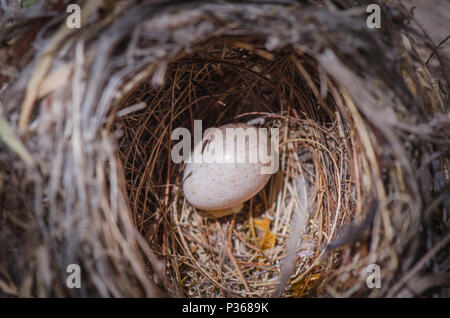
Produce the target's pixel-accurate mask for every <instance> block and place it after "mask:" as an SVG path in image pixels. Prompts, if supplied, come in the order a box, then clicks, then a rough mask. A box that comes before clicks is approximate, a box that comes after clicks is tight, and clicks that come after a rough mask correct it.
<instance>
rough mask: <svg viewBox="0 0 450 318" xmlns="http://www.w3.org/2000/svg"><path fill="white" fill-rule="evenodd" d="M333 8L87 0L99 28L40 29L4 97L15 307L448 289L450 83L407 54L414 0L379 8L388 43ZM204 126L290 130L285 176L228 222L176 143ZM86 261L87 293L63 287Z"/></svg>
mask: <svg viewBox="0 0 450 318" xmlns="http://www.w3.org/2000/svg"><path fill="white" fill-rule="evenodd" d="M371 2H373V1H371ZM334 3H335V5H336V7H335V6H334V5H333V6H332V7H329V8H326V7H323V6H322V5H320V4H314V5H313V4H309V3H308V1H304V3H303V2H299V3H296V4H293V3H291V2H290V1H286V2H279V3H264V4H255V3H254V2H248V3H233V2H223V1H222V2H217V3H216V2H212V3H209V4H205V3H203V2H190V3H184V4H177V3H176V2H175V1H174V2H170V1H168V2H167V3H161V4H153V3H152V2H149V3H146V2H145V1H144V2H143V3H134V2H133V1H130V2H124V3H120V4H116V5H115V6H113V7H109V6H106V7H103V5H102V2H101V1H100V2H96V1H92V2H91V1H89V2H87V3H86V6H85V7H84V8H83V9H82V12H83V19H84V20H83V21H85V22H84V23H85V25H84V26H83V28H82V30H83V31H78V30H77V29H69V28H67V27H66V26H65V25H61V26H60V27H56V26H55V25H58V24H57V22H58V19H54V18H48V17H47V18H46V19H47V20H46V19H43V20H39V21H45V23H46V24H45V25H46V27H45V28H43V29H42V30H43V31H41V32H40V33H38V34H37V35H36V38H34V40H35V41H37V44H38V45H36V46H35V47H36V53H35V58H34V59H31V60H29V61H26V63H25V64H26V65H28V66H27V67H23V68H21V69H20V70H19V72H18V73H17V74H18V75H11V77H10V78H9V77H5V78H4V79H3V81H4V83H6V84H4V87H5V88H4V89H3V92H2V93H1V95H2V96H1V97H2V99H1V100H2V104H3V107H4V112H3V113H4V114H3V116H6V121H4V122H5V123H6V124H5V127H7V129H6V128H5V129H6V130H5V131H7V132H8V134H5V133H3V136H6V137H4V139H5V140H6V141H7V142H6V143H5V144H6V145H8V151H6V152H5V153H4V154H2V155H1V157H0V164H1V165H2V166H4V167H5V168H6V169H4V170H3V172H1V174H0V181H2V182H0V192H1V194H2V198H3V199H4V200H3V203H2V205H1V208H0V226H1V229H2V231H1V234H0V240H1V242H2V243H3V244H1V245H0V256H6V257H0V283H2V284H0V293H1V292H3V293H6V294H9V295H19V296H33V295H37V296H152V297H153V296H162V295H166V296H188V297H268V296H283V297H302V296H322V295H331V296H347V297H348V296H398V295H400V296H401V295H403V296H405V295H406V296H407V295H415V294H422V293H424V292H426V291H427V290H429V289H430V288H431V287H436V286H438V287H439V285H440V284H439V283H435V282H437V281H442V280H439V279H438V280H436V279H434V280H432V279H431V278H430V275H434V276H433V278H436V277H438V278H442V277H443V276H442V275H444V276H445V274H442V273H441V272H445V270H442V268H444V267H445V266H446V265H445V264H446V262H445V259H446V255H447V254H446V253H447V252H448V251H446V250H445V248H444V247H445V246H447V244H448V241H449V239H450V237H449V235H448V234H446V233H447V232H448V216H447V220H446V215H448V210H446V205H445V199H446V193H447V192H448V186H447V187H445V184H448V178H449V176H448V164H449V162H448V159H446V158H445V157H444V154H445V153H446V152H447V151H448V149H449V144H450V143H449V140H448V130H445V129H446V128H445V127H446V125H447V124H446V123H448V121H447V120H448V119H446V117H445V115H442V114H443V113H445V112H446V110H445V106H444V103H443V100H444V101H445V99H446V98H447V97H446V96H445V94H446V88H445V87H444V86H443V85H439V83H437V82H436V81H434V80H433V78H432V77H431V76H430V74H429V73H428V72H427V69H426V67H425V66H424V64H423V62H421V59H420V57H419V56H418V55H417V54H415V52H414V51H413V50H412V51H411V50H408V48H407V47H405V46H404V42H402V41H401V32H406V31H405V29H406V26H407V25H409V15H408V12H407V11H404V8H403V7H402V6H401V5H400V4H397V3H396V2H392V3H390V4H389V6H386V5H384V4H381V5H382V7H383V9H384V11H383V12H385V13H384V14H385V16H384V19H383V21H385V23H386V26H385V27H384V32H379V31H376V30H369V29H368V28H367V26H366V25H365V23H364V21H365V15H364V14H362V13H361V12H360V11H357V10H356V11H352V10H350V9H351V8H350V7H349V5H348V4H347V1H334ZM328 5H331V4H330V3H328ZM394 9H395V10H394ZM30 10H32V9H30ZM34 10H36V12H41V11H39V10H42V8H36V9H34ZM52 10H56V11H57V10H62V9H61V8H60V7H58V6H56V7H54V8H52ZM346 10H347V11H346ZM344 11H345V12H347V14H342V12H344ZM399 12H400V13H402V14H403V15H402V16H403V20H402V19H400V18H399ZM32 17H33V16H32ZM15 18H16V19H17V17H15ZM23 19H25V20H26V19H30V18H29V16H24V17H23ZM399 19H400V20H399ZM36 23H37V22H36ZM15 27H16V28H17V29H18V30H19V31H20V30H21V28H25V29H26V26H24V25H23V24H17V25H16V26H13V27H12V28H15ZM11 34H14V32H11ZM406 34H408V33H406ZM349 35H351V37H350V36H349ZM1 36H2V37H3V39H4V40H5V39H6V40H8V37H9V36H12V35H6V34H1ZM405 37H407V36H405ZM0 39H1V38H0ZM44 39H51V40H50V41H46V40H44ZM19 42H20V41H19ZM13 43H14V42H13ZM12 47H15V46H14V44H12ZM6 57H8V55H6ZM12 73H13V74H15V73H14V72H12ZM441 84H442V83H441ZM447 100H448V99H447ZM194 120H202V125H203V128H204V129H206V128H208V127H217V126H221V125H223V124H228V123H235V122H243V123H249V124H252V125H255V126H257V127H265V128H278V129H279V137H280V151H279V169H278V171H277V172H276V173H275V174H273V176H272V177H271V178H270V180H269V182H268V184H267V185H266V186H265V187H264V189H263V190H262V191H260V192H259V193H258V194H257V195H256V196H255V197H253V198H252V199H250V200H249V201H247V202H245V204H244V207H243V209H242V211H241V212H240V213H238V214H233V215H229V216H226V217H223V218H219V219H216V218H212V217H209V216H208V215H206V214H205V213H203V212H202V211H199V210H197V209H195V208H194V207H192V206H191V205H190V204H189V203H188V202H187V201H186V199H185V198H184V196H183V191H182V188H183V187H182V185H183V168H184V166H183V164H175V163H174V162H173V161H172V160H171V149H172V147H173V145H174V141H173V140H171V133H172V131H173V130H174V129H176V128H178V127H186V128H188V129H190V130H191V131H192V130H193V126H194ZM0 147H4V145H2V146H0ZM17 158H20V159H21V160H20V161H19V162H18V161H17ZM5 181H6V182H5ZM445 191H447V192H445ZM447 208H448V207H447ZM446 211H447V212H446ZM446 213H447V214H446ZM446 222H447V223H446ZM4 242H7V244H4ZM2 260H3V261H2ZM4 260H6V263H2V262H5V261H4ZM430 260H433V266H431V265H430V266H429V267H426V266H425V263H426V262H429V261H430ZM69 264H76V265H79V266H80V268H81V270H82V273H83V276H82V277H83V280H82V282H81V286H80V288H75V289H71V288H69V287H68V286H67V285H66V277H67V271H66V270H67V266H68V265H69ZM374 265H375V268H379V269H380V272H381V276H380V280H381V281H380V284H379V285H378V282H377V278H376V277H375V278H374V284H375V286H376V288H373V287H374V286H373V285H371V281H370V279H372V278H370V279H368V276H369V275H370V274H371V273H372V272H371V269H373V268H374V267H373V266H374ZM432 269H434V271H433V270H432ZM438 269H440V270H438ZM430 273H431V274H430ZM411 278H417V279H419V278H422V280H414V282H413V283H410V282H409V281H410V280H411ZM447 278H448V277H447ZM430 282H431V283H430ZM433 282H434V283H433ZM411 284H413V285H414V284H415V285H414V286H413V287H411ZM411 290H413V291H412V292H411Z"/></svg>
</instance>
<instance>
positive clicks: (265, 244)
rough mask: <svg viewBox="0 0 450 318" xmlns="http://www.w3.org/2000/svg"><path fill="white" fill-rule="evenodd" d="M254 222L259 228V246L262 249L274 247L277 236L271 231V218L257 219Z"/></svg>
mask: <svg viewBox="0 0 450 318" xmlns="http://www.w3.org/2000/svg"><path fill="white" fill-rule="evenodd" d="M254 223H255V227H256V229H257V230H258V247H259V248H260V249H262V250H265V249H269V248H273V247H274V246H275V241H276V236H275V234H273V233H272V232H271V231H270V219H269V218H268V217H265V218H264V219H262V220H255V221H254Z"/></svg>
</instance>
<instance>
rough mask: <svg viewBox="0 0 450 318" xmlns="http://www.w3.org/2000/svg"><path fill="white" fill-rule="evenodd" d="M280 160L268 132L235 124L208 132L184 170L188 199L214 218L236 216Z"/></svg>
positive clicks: (195, 148)
mask: <svg viewBox="0 0 450 318" xmlns="http://www.w3.org/2000/svg"><path fill="white" fill-rule="evenodd" d="M255 136H256V137H255ZM196 152H197V156H198V154H199V153H200V154H201V155H202V161H201V162H199V161H198V157H195V156H196ZM195 159H197V160H195ZM277 160H278V152H277V151H276V148H275V145H274V142H273V140H272V138H270V136H269V134H268V132H267V129H263V128H257V127H254V126H250V125H247V124H244V123H234V124H227V125H223V126H220V127H218V128H213V129H209V130H206V131H205V134H204V136H203V139H202V142H199V143H198V144H197V145H195V147H194V151H193V152H192V154H191V156H190V160H189V161H188V163H187V164H186V166H185V170H184V174H183V181H184V183H183V191H184V195H185V198H186V199H187V201H188V202H189V203H190V204H191V205H192V206H194V207H196V208H197V209H200V210H204V211H206V212H208V213H209V214H210V215H213V216H215V217H222V216H225V215H229V214H232V213H237V212H239V211H240V210H241V209H242V207H243V203H244V202H245V201H247V200H249V199H250V198H252V197H253V196H254V195H256V194H257V193H258V192H259V191H260V190H261V189H262V188H263V187H264V186H265V185H266V184H267V182H268V181H269V179H270V176H271V174H273V173H274V172H276V169H274V167H276V168H277V169H278V161H277ZM274 163H275V164H274Z"/></svg>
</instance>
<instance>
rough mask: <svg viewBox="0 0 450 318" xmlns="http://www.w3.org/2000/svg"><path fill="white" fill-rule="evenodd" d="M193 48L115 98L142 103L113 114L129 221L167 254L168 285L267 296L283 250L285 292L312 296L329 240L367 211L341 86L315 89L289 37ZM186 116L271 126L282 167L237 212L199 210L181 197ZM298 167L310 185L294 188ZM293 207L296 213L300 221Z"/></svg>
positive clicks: (199, 292)
mask: <svg viewBox="0 0 450 318" xmlns="http://www.w3.org/2000/svg"><path fill="white" fill-rule="evenodd" d="M193 51H194V52H195V53H192V54H190V55H189V56H185V57H183V58H181V59H179V60H176V61H175V62H173V63H172V64H170V65H169V66H168V72H167V78H166V82H165V83H164V85H163V86H162V87H160V88H157V89H153V88H151V86H150V82H146V83H144V84H142V86H141V87H139V88H138V89H137V90H136V91H135V92H134V93H133V94H132V95H131V96H130V97H129V100H128V101H127V102H126V103H125V106H124V108H125V109H127V108H128V107H133V105H136V104H138V103H143V104H145V105H146V107H145V109H143V110H139V111H138V112H137V113H133V114H129V115H127V116H124V117H122V118H120V119H119V120H118V121H117V122H116V127H117V128H120V129H122V130H123V131H124V136H123V137H122V138H121V140H120V143H121V144H120V147H121V152H120V157H122V158H123V159H124V169H125V176H126V178H127V180H128V183H127V189H128V191H129V194H130V198H131V206H132V207H133V216H134V220H135V223H136V224H137V226H138V229H140V231H141V232H143V233H144V234H145V236H146V237H147V238H148V239H149V241H151V242H152V246H153V247H154V249H155V250H157V251H158V253H159V254H160V255H161V256H162V257H163V258H164V260H165V263H166V268H167V271H168V273H169V277H171V281H170V282H167V286H166V287H167V288H168V290H169V291H170V292H171V294H173V295H187V296H191V297H193V296H194V297H224V296H226V297H231V296H252V297H267V296H270V295H272V294H273V293H274V292H275V288H276V286H277V284H279V279H278V278H279V276H280V272H282V271H281V263H282V259H283V258H284V257H286V258H288V259H292V262H293V263H294V264H295V266H294V267H295V272H294V273H292V274H293V275H292V278H291V281H292V282H293V283H294V284H289V286H288V290H287V292H286V293H284V294H283V295H285V296H288V295H290V296H303V295H308V294H309V295H317V294H318V293H319V291H318V288H317V286H319V285H320V284H324V283H325V282H326V281H327V273H328V272H329V271H332V270H333V269H334V268H335V267H336V266H337V265H338V264H339V254H340V253H339V252H334V251H333V252H330V253H328V251H327V250H326V246H327V244H329V243H330V242H331V241H332V240H333V239H334V238H335V236H336V234H337V232H338V230H339V228H341V226H342V225H343V224H345V223H349V222H350V220H352V219H354V217H355V216H357V218H358V217H360V216H361V215H362V214H363V213H364V212H365V211H364V206H365V205H366V204H367V203H366V201H367V198H368V196H369V194H370V193H371V191H372V188H371V182H370V178H371V177H370V176H368V173H370V171H369V170H368V169H367V162H368V159H367V156H366V155H365V153H364V151H361V149H359V147H360V146H359V144H360V136H359V133H358V132H357V131H356V129H355V126H354V125H353V126H352V123H351V122H350V123H349V122H348V121H347V120H346V119H345V118H346V117H347V116H350V118H351V114H349V113H346V112H348V111H347V110H346V108H345V107H344V104H343V102H342V101H343V97H342V96H341V93H340V91H339V89H338V88H337V87H336V85H335V84H334V83H333V81H331V80H330V79H329V78H327V77H326V76H324V77H323V78H322V80H324V81H326V82H327V83H326V87H327V88H328V91H324V92H322V94H323V95H325V96H324V97H323V98H322V97H321V96H320V94H319V93H318V90H319V87H318V81H319V77H320V74H319V71H318V69H317V63H316V62H314V60H313V59H311V58H310V57H308V56H306V55H305V54H298V51H297V52H296V51H295V50H293V49H288V48H286V49H284V50H282V51H280V52H277V53H270V54H269V53H268V52H266V51H265V50H264V46H263V45H262V43H261V41H258V40H257V39H254V40H253V41H252V40H251V39H249V38H248V37H247V38H246V39H241V38H239V37H236V38H231V37H229V38H226V39H221V40H213V41H212V44H211V45H207V46H206V49H205V48H204V47H201V48H199V49H196V48H195V49H193ZM304 75H307V76H304ZM336 100H337V101H338V103H339V104H337V103H336ZM317 105H323V106H324V107H323V108H322V107H319V108H318V107H317ZM340 111H341V113H342V114H343V115H344V117H342V115H341V113H340ZM195 119H202V120H203V125H204V126H203V128H204V129H206V128H208V127H210V126H219V125H222V124H225V123H229V122H236V121H240V122H248V121H250V122H258V123H259V124H260V126H264V127H278V128H279V129H280V136H281V139H280V142H281V148H280V170H279V172H278V173H277V174H276V175H274V176H273V177H272V178H271V180H270V182H269V184H268V185H267V186H266V187H265V189H264V190H263V191H262V192H260V193H259V194H258V195H257V196H256V197H255V198H253V199H252V200H250V201H249V202H247V203H246V205H245V208H244V210H243V211H242V213H240V214H238V215H234V216H232V217H227V218H224V219H219V220H213V219H208V218H206V217H205V215H204V214H202V213H201V211H196V210H195V209H194V208H193V207H192V206H190V205H189V203H187V202H186V200H185V199H184V197H183V194H182V190H181V189H182V179H181V177H182V170H183V167H182V166H181V165H175V164H173V163H172V161H171V159H170V150H171V141H170V134H171V131H172V129H175V128H177V127H188V128H190V129H191V130H192V129H193V121H194V120H195ZM350 120H351V119H350ZM262 123H263V124H262ZM261 124H262V125H261ZM302 176H304V178H305V180H306V184H307V188H308V196H307V198H302V199H300V195H299V193H300V191H301V189H300V188H299V185H298V184H299V180H301V178H302ZM295 213H301V214H302V215H303V214H304V215H305V218H304V220H303V223H306V224H304V226H302V224H298V223H299V222H295V221H296V219H295V218H294V217H293V215H294V214H295ZM305 227H306V230H303V231H302V232H304V233H300V238H303V240H302V243H301V244H300V246H296V247H294V249H293V251H291V252H290V253H289V254H287V253H286V249H287V246H288V242H289V237H290V234H291V233H292V232H294V233H295V232H298V231H301V230H300V229H303V228H305ZM314 287H315V288H314ZM283 288H284V286H283Z"/></svg>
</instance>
